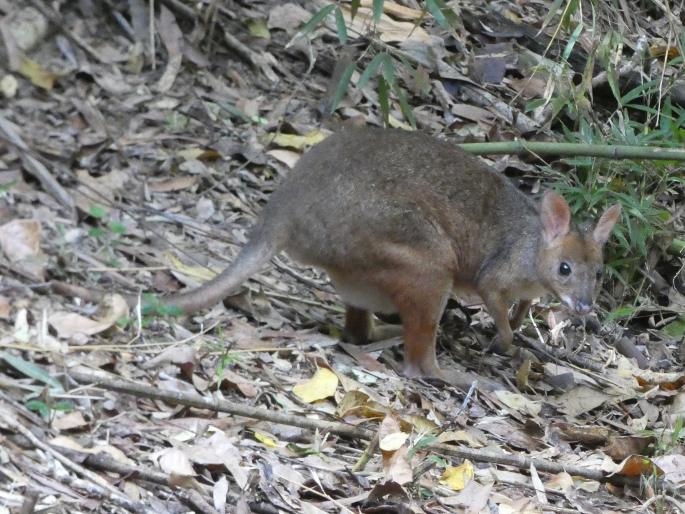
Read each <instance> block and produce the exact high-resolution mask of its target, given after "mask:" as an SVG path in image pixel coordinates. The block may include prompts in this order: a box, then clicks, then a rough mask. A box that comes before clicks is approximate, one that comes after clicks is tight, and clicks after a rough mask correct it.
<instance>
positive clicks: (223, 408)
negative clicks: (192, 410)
mask: <svg viewBox="0 0 685 514" xmlns="http://www.w3.org/2000/svg"><path fill="white" fill-rule="evenodd" d="M79 368H80V367H79ZM80 369H84V368H80ZM69 376H70V377H71V378H73V379H74V380H76V381H77V382H79V383H81V384H90V383H94V384H97V385H99V386H102V387H104V388H105V389H109V390H111V391H119V392H122V393H126V394H131V395H134V396H140V397H142V398H151V399H157V400H163V401H167V402H170V403H173V404H178V405H187V406H189V407H196V408H199V409H209V410H213V411H217V412H227V413H229V414H233V415H236V416H244V417H246V418H252V419H259V420H262V421H271V422H273V423H280V424H282V425H289V426H294V427H300V428H306V429H308V430H320V431H322V432H331V433H333V434H339V435H343V436H347V437H352V438H355V437H356V438H363V439H369V440H370V439H371V438H372V437H373V432H371V431H370V430H364V429H359V428H356V427H354V426H352V425H347V424H345V423H339V422H335V421H324V420H319V419H312V418H306V417H304V416H302V415H301V414H298V415H290V414H284V413H282V412H275V411H272V410H268V409H262V408H259V407H251V406H249V405H243V404H240V403H236V402H231V401H229V400H220V399H212V398H206V397H204V396H201V395H199V394H196V393H183V392H180V391H170V390H164V389H159V388H155V387H150V386H147V385H144V384H139V383H136V382H126V381H123V380H116V379H112V378H109V376H106V375H103V374H100V373H93V372H90V371H89V372H83V371H77V370H70V371H69Z"/></svg>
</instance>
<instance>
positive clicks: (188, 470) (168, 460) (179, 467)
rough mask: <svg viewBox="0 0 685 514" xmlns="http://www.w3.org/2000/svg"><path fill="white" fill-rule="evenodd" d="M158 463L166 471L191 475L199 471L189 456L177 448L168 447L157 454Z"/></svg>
mask: <svg viewBox="0 0 685 514" xmlns="http://www.w3.org/2000/svg"><path fill="white" fill-rule="evenodd" d="M157 464H158V465H159V468H160V469H161V470H162V471H164V472H165V473H173V474H174V475H177V476H186V477H191V476H195V475H196V474H197V473H196V472H195V470H194V469H193V465H192V463H191V462H190V459H189V458H188V456H187V455H186V454H185V453H183V451H181V450H179V449H177V448H167V449H165V450H162V451H161V452H159V453H158V454H157Z"/></svg>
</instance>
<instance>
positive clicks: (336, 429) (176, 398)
mask: <svg viewBox="0 0 685 514" xmlns="http://www.w3.org/2000/svg"><path fill="white" fill-rule="evenodd" d="M80 369H83V368H80ZM69 376H70V377H71V378H73V379H74V380H76V381H77V382H79V383H82V384H94V385H97V386H99V387H102V388H104V389H108V390H110V391H118V392H121V393H126V394H131V395H133V396H139V397H142V398H150V399H156V400H162V401H166V402H170V403H174V404H180V405H188V406H191V407H196V408H201V409H210V410H214V411H218V412H226V413H229V414H233V415H237V416H244V417H248V418H253V419H259V420H262V421H270V422H272V423H279V424H283V425H289V426H295V427H300V428H306V429H309V430H319V431H321V432H331V433H334V434H339V435H343V436H347V437H351V438H354V439H364V440H367V441H370V440H372V439H373V437H374V435H375V432H373V431H371V430H366V429H363V428H357V427H353V426H352V425H348V424H346V423H340V422H336V421H323V420H318V419H311V418H306V417H304V416H302V415H294V416H291V415H288V414H283V413H281V412H275V411H272V410H267V409H264V408H259V407H250V406H247V405H242V404H239V403H235V402H231V401H228V400H218V399H209V398H205V397H203V396H200V395H199V394H196V393H183V392H179V391H165V390H162V389H159V388H155V387H150V386H146V385H143V384H139V383H135V382H127V381H123V380H117V379H112V378H110V377H109V376H107V375H104V374H103V373H93V372H92V371H88V372H84V371H78V370H70V371H69ZM429 448H430V449H431V450H436V451H438V452H441V453H443V454H446V455H451V456H454V457H459V458H461V459H470V460H473V461H477V462H490V463H493V464H500V465H502V466H513V467H516V468H519V469H523V470H527V469H530V466H531V465H534V466H535V467H536V468H537V469H538V470H540V471H544V472H546V473H561V472H566V473H568V474H570V475H575V476H580V477H584V478H589V479H591V480H597V481H599V482H612V483H618V484H625V485H630V486H639V485H640V480H639V479H638V478H633V477H623V476H607V475H605V474H604V473H603V472H602V471H600V470H597V469H587V468H584V467H581V466H571V465H568V466H567V465H563V464H558V463H556V462H550V461H547V460H541V459H535V458H530V457H525V456H522V455H506V454H497V453H492V452H483V451H478V450H471V449H469V448H463V447H454V446H450V445H447V444H434V445H431V446H430V447H429Z"/></svg>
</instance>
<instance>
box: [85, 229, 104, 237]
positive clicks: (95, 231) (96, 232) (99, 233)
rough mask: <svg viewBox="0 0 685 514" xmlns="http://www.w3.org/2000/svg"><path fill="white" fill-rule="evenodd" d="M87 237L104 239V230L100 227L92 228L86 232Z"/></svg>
mask: <svg viewBox="0 0 685 514" xmlns="http://www.w3.org/2000/svg"><path fill="white" fill-rule="evenodd" d="M88 235H89V236H90V237H95V238H99V237H104V235H105V229H103V228H101V227H93V228H91V229H90V230H89V231H88Z"/></svg>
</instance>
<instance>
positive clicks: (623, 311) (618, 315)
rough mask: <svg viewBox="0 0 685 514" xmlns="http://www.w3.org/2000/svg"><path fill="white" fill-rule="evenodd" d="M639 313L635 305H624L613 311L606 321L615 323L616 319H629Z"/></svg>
mask: <svg viewBox="0 0 685 514" xmlns="http://www.w3.org/2000/svg"><path fill="white" fill-rule="evenodd" d="M636 311H637V307H635V306H634V305H622V306H620V307H617V308H616V309H614V310H613V311H611V312H610V313H609V314H608V315H607V317H606V320H605V321H613V320H616V319H623V318H628V317H630V316H632V315H633V314H635V312H636Z"/></svg>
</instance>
